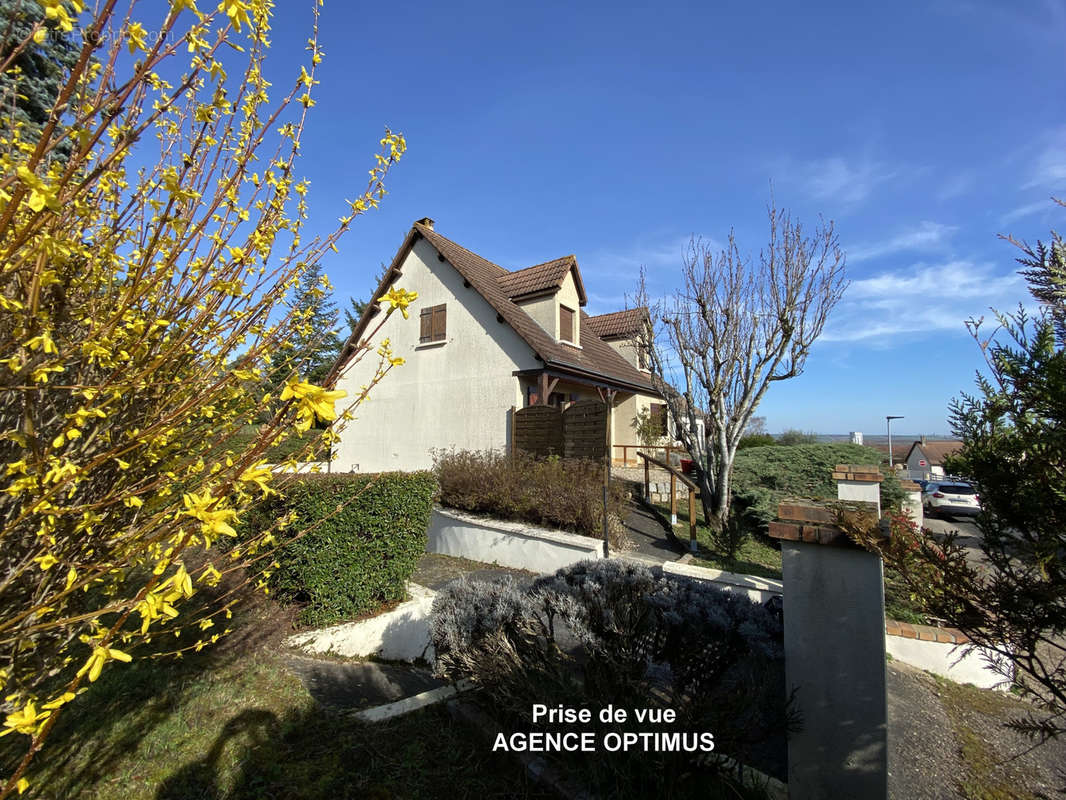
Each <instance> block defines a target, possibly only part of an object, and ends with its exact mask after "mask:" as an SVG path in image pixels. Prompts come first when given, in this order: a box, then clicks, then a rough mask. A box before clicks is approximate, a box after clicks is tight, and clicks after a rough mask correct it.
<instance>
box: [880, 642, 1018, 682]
mask: <svg viewBox="0 0 1066 800" xmlns="http://www.w3.org/2000/svg"><path fill="white" fill-rule="evenodd" d="M885 641H886V645H887V647H886V649H887V650H888V654H889V655H890V656H892V658H895V659H898V660H900V661H902V662H904V663H905V664H910V665H911V666H912V667H917V668H918V669H924V670H928V671H929V672H932V673H935V674H937V675H941V676H943V677H945V678H948V679H950V680H953V681H955V682H956V683H972V684H973V685H974V686H976V687H978V688H980V689H997V688H998V689H1004V690H1005V689H1007V688H1009V685H1008V682H1007V681H1006V680H1005V679H1004V677H1003V675H1001V674H1000V673H999V672H996V671H995V670H994V669H992V667H991V666H990V665H989V663H988V660H987V659H986V658H985V655H984V653H985V651H984V650H983V649H982V648H979V647H975V648H974V649H973V650H971V651H970V652H969V653H966V655H963V647H962V646H961V645H956V644H947V643H944V642H925V641H919V640H917V639H908V638H905V637H903V636H888V637H886V640H885ZM991 655H994V654H991Z"/></svg>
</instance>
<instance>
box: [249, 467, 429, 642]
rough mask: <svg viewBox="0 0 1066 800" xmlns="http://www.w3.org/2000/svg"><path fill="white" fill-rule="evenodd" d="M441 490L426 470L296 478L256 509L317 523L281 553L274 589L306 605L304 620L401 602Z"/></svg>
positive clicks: (327, 619)
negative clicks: (278, 493) (291, 513)
mask: <svg viewBox="0 0 1066 800" xmlns="http://www.w3.org/2000/svg"><path fill="white" fill-rule="evenodd" d="M436 491H437V483H436V480H435V479H434V477H433V475H432V473H429V472H410V473H400V472H387V473H382V474H380V475H351V474H342V475H307V476H300V477H299V478H297V479H294V480H293V481H292V482H291V483H289V484H288V485H287V486H286V487H285V488H284V489H283V490H282V494H281V496H280V497H275V498H271V501H269V502H268V503H267V504H264V505H263V506H261V507H260V508H259V509H257V516H258V515H266V517H265V520H273V519H277V518H278V517H280V516H282V515H283V514H286V513H288V512H290V511H291V512H294V513H295V515H296V520H295V522H294V524H293V526H292V527H291V529H290V530H293V531H302V530H306V529H308V528H311V527H312V526H314V527H313V529H312V530H311V531H310V532H309V533H307V534H305V535H304V536H302V537H301V538H299V539H297V540H296V541H294V542H292V543H291V544H288V545H286V546H285V547H284V548H283V549H282V550H281V551H280V552H279V553H278V557H277V560H278V562H279V563H280V564H281V567H280V569H278V570H276V571H275V572H274V573H273V575H271V577H270V583H271V591H272V592H274V594H275V596H276V597H277V598H278V599H279V600H281V601H283V602H290V603H299V604H300V605H302V606H303V608H302V609H301V611H300V615H299V619H300V622H302V623H304V624H307V625H314V626H321V625H332V624H334V623H336V622H341V621H343V620H346V619H352V618H353V617H358V616H360V615H363V614H366V613H368V612H371V611H374V610H375V609H377V608H379V607H380V606H382V605H384V604H386V603H390V602H394V601H398V600H403V599H404V597H405V592H406V585H407V581H408V579H409V578H410V577H411V574H412V573H413V572H414V570H415V566H416V565H417V564H418V559H419V557H420V556H421V555H422V554H423V553H424V552H425V550H426V529H427V527H428V525H429V514H430V510H431V508H432V506H433V498H434V495H435V494H436ZM338 506H340V507H341V510H340V511H337V508H338ZM265 520H264V518H263V517H261V518H260V522H262V521H265Z"/></svg>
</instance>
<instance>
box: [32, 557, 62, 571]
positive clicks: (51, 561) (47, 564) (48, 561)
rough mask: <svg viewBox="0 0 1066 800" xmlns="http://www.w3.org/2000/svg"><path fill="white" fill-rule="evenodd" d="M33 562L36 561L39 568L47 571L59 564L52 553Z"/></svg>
mask: <svg viewBox="0 0 1066 800" xmlns="http://www.w3.org/2000/svg"><path fill="white" fill-rule="evenodd" d="M33 560H34V561H36V562H37V564H38V566H40V568H41V569H43V570H45V571H47V570H50V569H51V568H52V567H54V566H55V565H56V564H57V563H59V560H58V559H57V558H56V557H55V556H54V555H52V554H51V553H46V554H45V555H43V556H37V558H35V559H33Z"/></svg>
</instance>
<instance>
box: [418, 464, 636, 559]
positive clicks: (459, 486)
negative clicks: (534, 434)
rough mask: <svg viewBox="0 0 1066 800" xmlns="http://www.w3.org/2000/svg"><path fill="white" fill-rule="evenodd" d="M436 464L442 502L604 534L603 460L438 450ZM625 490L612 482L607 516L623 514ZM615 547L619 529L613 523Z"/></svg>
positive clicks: (457, 506) (619, 534)
mask: <svg viewBox="0 0 1066 800" xmlns="http://www.w3.org/2000/svg"><path fill="white" fill-rule="evenodd" d="M434 466H435V470H436V473H437V480H438V482H439V483H440V502H441V505H444V506H448V507H450V508H457V509H461V510H463V511H472V512H475V513H479V514H490V515H492V516H494V517H500V518H502V519H513V520H520V521H522V522H530V523H533V524H535V525H548V526H552V527H557V528H562V529H564V530H568V531H572V532H574V533H580V534H582V535H584V536H592V537H595V538H600V537H601V536H602V535H603V464H602V463H600V462H599V461H592V460H590V459H577V458H574V459H560V458H554V457H553V458H548V459H540V460H538V459H536V458H534V457H533V456H531V455H529V454H527V453H521V452H520V453H517V454H516V455H514V456H507V455H504V454H503V453H500V452H499V451H483V452H472V451H469V450H459V451H454V450H453V451H447V452H443V451H442V452H437V453H435V454H434ZM625 500H626V491H625V489H624V488H623V487H622V486H620V485H616V484H612V485H611V488H610V490H609V492H608V495H607V511H608V517H609V519H611V518H613V519H614V520H617V519H619V518H620V517H621V515H622V508H623V506H624V505H625ZM610 535H611V537H612V541H611V545H612V546H614V547H618V546H619V545H620V544H621V541H620V537H621V529H620V526H619V525H617V524H611V525H610Z"/></svg>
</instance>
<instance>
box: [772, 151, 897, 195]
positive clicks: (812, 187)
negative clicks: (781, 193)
mask: <svg viewBox="0 0 1066 800" xmlns="http://www.w3.org/2000/svg"><path fill="white" fill-rule="evenodd" d="M897 174H898V172H897V170H894V169H889V168H888V167H887V166H886V165H885V164H882V163H880V162H878V161H874V160H872V159H870V158H860V159H851V160H849V159H847V158H844V157H842V156H831V157H829V158H822V159H815V160H813V161H808V162H805V163H802V164H792V165H791V166H789V165H786V166H785V167H784V175H783V176H782V177H783V178H784V179H786V180H788V181H790V182H795V183H798V184H799V185H800V186H801V187H802V188H803V190H804V191H806V192H807V194H809V195H810V196H811V197H812V198H813V199H814V200H818V201H820V202H823V203H832V204H834V205H846V206H852V205H857V204H859V203H861V202H862V201H864V200H865V199H866V198H868V197H869V196H870V195H871V194H873V193H874V191H875V190H876V189H877V188H878V187H879V186H880V185H881V184H883V183H885V182H886V181H889V180H891V179H892V178H894V177H896V175H897Z"/></svg>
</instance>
